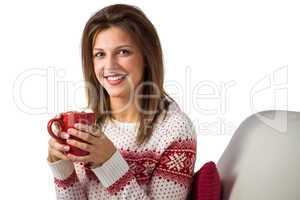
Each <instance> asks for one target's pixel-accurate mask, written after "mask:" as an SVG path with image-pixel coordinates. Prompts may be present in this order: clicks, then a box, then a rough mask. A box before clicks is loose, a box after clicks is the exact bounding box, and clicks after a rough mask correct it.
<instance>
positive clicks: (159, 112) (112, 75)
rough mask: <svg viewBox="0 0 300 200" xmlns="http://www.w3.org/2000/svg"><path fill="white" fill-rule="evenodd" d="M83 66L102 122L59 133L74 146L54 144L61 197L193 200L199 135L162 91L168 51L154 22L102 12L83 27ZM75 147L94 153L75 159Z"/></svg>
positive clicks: (128, 13) (130, 9)
mask: <svg viewBox="0 0 300 200" xmlns="http://www.w3.org/2000/svg"><path fill="white" fill-rule="evenodd" d="M82 61H83V75H84V79H85V81H86V83H87V87H86V88H87V89H86V95H87V100H88V108H89V109H91V110H92V111H93V112H94V113H95V114H96V119H97V120H96V124H94V125H93V126H87V125H83V124H76V126H75V127H74V128H70V129H69V130H67V132H66V133H65V132H61V133H59V135H60V136H61V137H63V138H65V139H67V145H62V144H59V143H58V142H57V141H56V140H55V139H53V138H51V139H50V140H49V156H48V161H49V166H50V168H51V170H52V172H53V175H54V180H55V189H56V194H57V198H58V199H81V200H82V199H95V200H98V199H113V198H116V199H172V200H176V199H177V200H179V199H186V198H187V196H188V194H189V191H190V187H191V182H192V177H193V173H194V172H193V171H194V165H195V160H196V133H195V129H194V126H193V124H192V122H191V120H190V119H189V117H188V116H187V115H186V114H185V113H184V112H183V111H181V109H180V108H179V106H178V105H177V103H176V102H175V101H174V100H173V99H172V98H171V97H169V95H168V94H167V93H166V92H165V90H164V88H163V82H164V69H163V60H162V50H161V45H160V41H159V38H158V35H157V33H156V30H155V28H154V26H153V25H152V23H151V22H150V21H149V20H148V19H147V17H146V16H145V14H144V13H143V12H142V11H141V10H140V9H139V8H136V7H134V6H130V5H124V4H116V5H111V6H108V7H105V8H103V9H101V10H100V11H98V12H97V13H95V14H94V15H93V16H92V17H91V18H90V19H89V20H88V22H87V24H86V26H85V28H84V31H83V37H82ZM90 86H92V87H93V88H92V90H91V88H90ZM95 127H98V128H96V129H95ZM70 135H72V136H75V137H77V138H79V139H81V141H80V142H79V141H75V140H73V139H70ZM69 145H72V146H75V147H77V148H79V149H82V150H84V151H87V152H88V153H89V154H88V155H86V156H75V155H72V154H71V153H68V150H69Z"/></svg>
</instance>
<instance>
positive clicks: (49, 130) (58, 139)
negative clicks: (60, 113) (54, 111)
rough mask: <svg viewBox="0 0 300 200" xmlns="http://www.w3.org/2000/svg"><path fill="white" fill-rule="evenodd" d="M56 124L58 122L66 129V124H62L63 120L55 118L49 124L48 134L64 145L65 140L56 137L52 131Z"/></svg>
mask: <svg viewBox="0 0 300 200" xmlns="http://www.w3.org/2000/svg"><path fill="white" fill-rule="evenodd" d="M54 122H57V123H58V124H59V125H60V126H61V127H64V123H63V122H62V120H61V118H53V119H51V120H50V121H49V122H48V126H47V128H48V132H49V134H50V135H51V136H52V137H54V138H55V139H56V140H57V141H58V142H60V143H64V139H62V138H60V137H58V136H57V135H55V133H54V132H53V131H52V124H53V123H54Z"/></svg>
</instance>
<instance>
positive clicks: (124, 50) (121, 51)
mask: <svg viewBox="0 0 300 200" xmlns="http://www.w3.org/2000/svg"><path fill="white" fill-rule="evenodd" d="M129 53H130V52H129V51H128V50H127V49H121V50H120V54H121V55H128V54H129Z"/></svg>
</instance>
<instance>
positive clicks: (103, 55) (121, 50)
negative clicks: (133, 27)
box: [93, 27, 144, 97]
mask: <svg viewBox="0 0 300 200" xmlns="http://www.w3.org/2000/svg"><path fill="white" fill-rule="evenodd" d="M93 63H94V71H95V74H96V76H97V79H98V81H99V82H100V84H101V85H102V86H103V87H104V88H105V90H106V91H107V92H108V94H109V95H110V97H128V95H129V94H131V95H133V94H134V93H133V92H134V89H135V88H136V87H137V86H138V85H139V84H140V82H141V80H142V77H143V69H144V61H143V55H142V53H141V51H140V49H139V48H138V46H137V45H136V43H135V41H133V40H132V38H131V37H130V35H129V34H128V33H127V32H126V31H123V30H122V29H121V28H118V27H111V28H108V29H105V30H102V31H100V32H99V33H98V34H97V35H96V38H95V45H94V47H93Z"/></svg>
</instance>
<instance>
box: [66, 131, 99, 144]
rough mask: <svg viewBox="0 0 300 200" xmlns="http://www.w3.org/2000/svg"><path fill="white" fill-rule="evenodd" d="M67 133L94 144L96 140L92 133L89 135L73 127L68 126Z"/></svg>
mask: <svg viewBox="0 0 300 200" xmlns="http://www.w3.org/2000/svg"><path fill="white" fill-rule="evenodd" d="M67 133H68V134H70V135H73V136H75V137H77V138H79V139H81V140H83V141H85V142H87V143H89V144H94V143H95V142H96V137H94V136H93V135H91V134H90V133H88V132H84V131H80V130H78V129H75V128H69V129H68V132H67Z"/></svg>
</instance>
